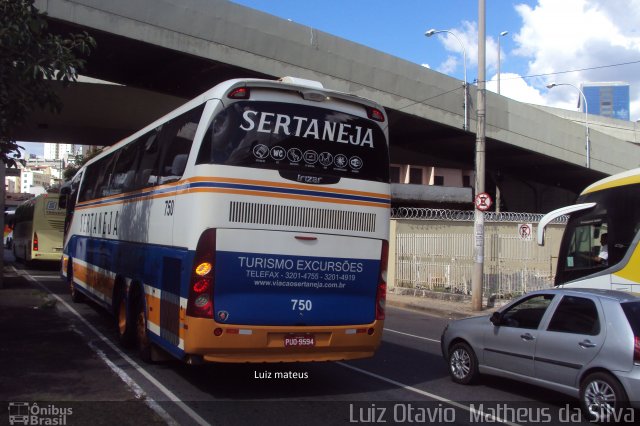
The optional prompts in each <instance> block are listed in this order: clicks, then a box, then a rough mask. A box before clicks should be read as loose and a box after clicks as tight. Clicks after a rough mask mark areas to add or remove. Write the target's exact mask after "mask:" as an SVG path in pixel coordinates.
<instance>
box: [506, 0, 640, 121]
mask: <svg viewBox="0 0 640 426" xmlns="http://www.w3.org/2000/svg"><path fill="white" fill-rule="evenodd" d="M516 10H517V12H518V13H519V14H520V16H521V18H522V20H523V26H522V28H521V29H520V31H519V32H518V33H516V34H515V35H514V41H515V42H516V44H517V46H518V47H517V48H516V49H515V50H514V51H513V54H514V55H517V56H521V57H524V58H526V59H528V69H527V71H526V72H527V74H528V75H536V74H552V73H559V72H563V71H569V70H578V69H587V68H594V67H601V66H603V65H611V64H619V63H624V62H632V61H636V60H638V58H639V57H640V32H639V30H638V22H639V21H640V0H562V1H558V0H539V1H538V4H537V5H536V6H535V7H530V6H528V5H525V4H521V5H518V6H516ZM639 71H640V64H635V65H627V66H618V67H608V68H600V69H589V70H585V71H576V72H570V73H562V74H556V75H550V76H544V77H541V78H538V79H534V80H530V81H529V86H531V87H533V88H535V89H537V90H539V91H540V93H541V94H542V95H543V97H544V99H543V101H544V102H543V103H545V104H548V105H551V106H557V107H561V108H568V109H574V110H575V109H576V107H575V105H576V100H577V96H578V93H577V91H576V90H575V89H572V88H571V87H557V88H554V89H552V90H549V91H548V92H547V91H546V89H545V88H544V85H545V84H547V83H549V82H558V83H560V82H561V83H571V84H573V85H575V86H580V84H581V83H583V82H599V81H626V82H628V83H630V94H631V100H632V102H631V119H632V120H636V119H638V118H640V72H639ZM501 89H502V84H501ZM522 89H523V90H524V89H525V88H522ZM501 91H502V92H503V93H505V92H504V91H503V90H501ZM567 105H568V107H567Z"/></svg>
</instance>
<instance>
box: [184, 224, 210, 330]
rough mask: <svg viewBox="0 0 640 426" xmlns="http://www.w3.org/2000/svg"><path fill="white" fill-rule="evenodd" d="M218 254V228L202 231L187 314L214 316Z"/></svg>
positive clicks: (205, 316) (190, 286)
mask: <svg viewBox="0 0 640 426" xmlns="http://www.w3.org/2000/svg"><path fill="white" fill-rule="evenodd" d="M215 254H216V230H215V229H207V230H206V231H204V232H203V233H202V235H201V236H200V239H199V240H198V245H197V247H196V255H195V258H194V260H193V270H192V271H191V282H190V285H189V301H188V302H187V315H189V316H192V317H201V318H213V274H214V265H215V263H214V262H215Z"/></svg>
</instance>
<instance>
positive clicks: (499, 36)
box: [496, 31, 509, 213]
mask: <svg viewBox="0 0 640 426" xmlns="http://www.w3.org/2000/svg"><path fill="white" fill-rule="evenodd" d="M507 34H509V31H502V32H501V33H500V34H499V35H498V95H499V94H500V39H501V38H502V37H504V36H506V35H507ZM496 213H500V188H499V187H498V181H497V180H496Z"/></svg>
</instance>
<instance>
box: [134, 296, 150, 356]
mask: <svg viewBox="0 0 640 426" xmlns="http://www.w3.org/2000/svg"><path fill="white" fill-rule="evenodd" d="M140 293H141V294H140ZM140 293H138V294H137V297H136V311H135V312H136V345H137V347H138V355H139V356H140V359H142V361H144V362H147V363H150V362H151V361H152V360H151V341H150V340H149V334H148V331H147V312H146V307H145V301H144V299H145V298H144V292H140Z"/></svg>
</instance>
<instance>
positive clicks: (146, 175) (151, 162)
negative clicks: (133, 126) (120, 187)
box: [134, 126, 164, 189]
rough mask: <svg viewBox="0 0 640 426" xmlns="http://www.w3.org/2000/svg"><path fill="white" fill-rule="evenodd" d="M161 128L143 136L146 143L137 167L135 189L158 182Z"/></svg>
mask: <svg viewBox="0 0 640 426" xmlns="http://www.w3.org/2000/svg"><path fill="white" fill-rule="evenodd" d="M163 127H164V126H163ZM161 129H162V128H158V129H155V130H152V131H151V132H149V133H147V134H146V135H144V136H143V137H142V140H143V142H144V145H143V150H142V157H141V159H140V164H139V166H138V167H137V169H136V175H135V183H134V189H139V188H145V187H147V186H152V185H155V184H156V183H157V182H156V181H157V178H156V175H157V173H155V169H156V163H157V159H158V153H159V152H160V150H159V148H158V145H159V141H158V137H159V134H160V132H161Z"/></svg>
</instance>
